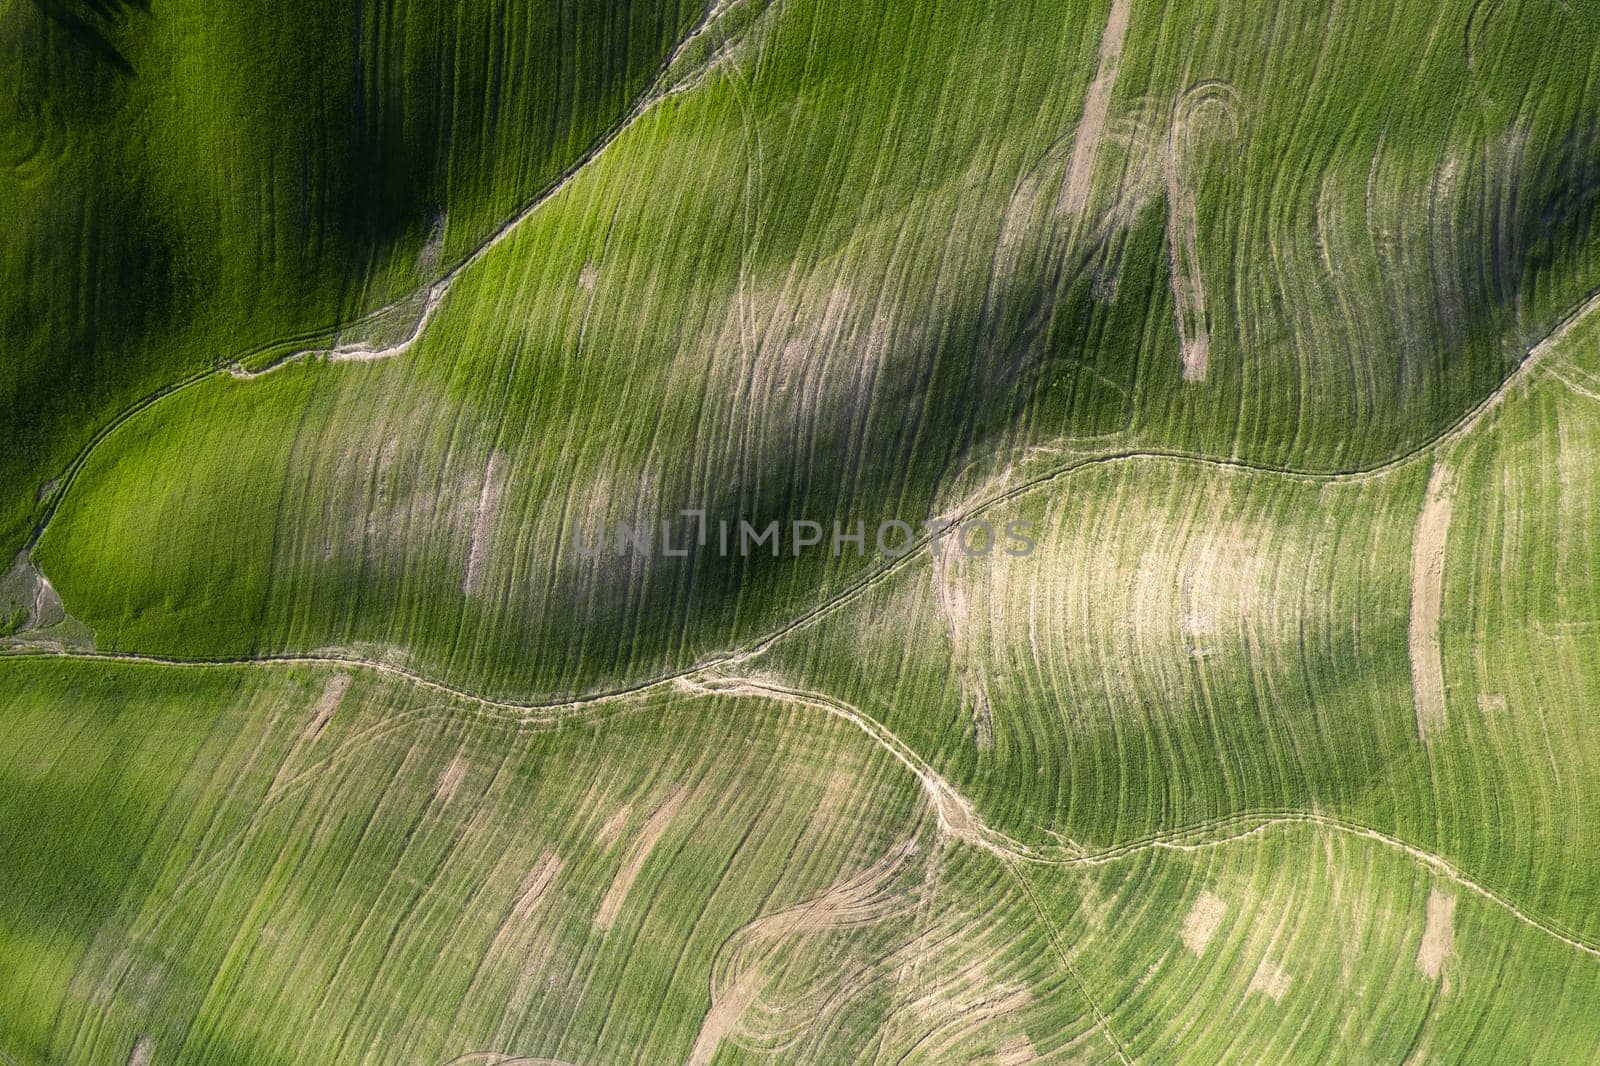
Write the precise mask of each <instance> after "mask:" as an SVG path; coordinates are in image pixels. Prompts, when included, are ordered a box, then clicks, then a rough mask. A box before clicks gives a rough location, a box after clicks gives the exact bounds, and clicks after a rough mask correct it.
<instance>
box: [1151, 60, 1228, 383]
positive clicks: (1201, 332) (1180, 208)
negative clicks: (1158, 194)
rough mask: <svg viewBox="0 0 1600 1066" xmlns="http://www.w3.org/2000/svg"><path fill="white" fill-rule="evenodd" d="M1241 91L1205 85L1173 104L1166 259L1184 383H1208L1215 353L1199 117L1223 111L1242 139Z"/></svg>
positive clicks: (1212, 83)
mask: <svg viewBox="0 0 1600 1066" xmlns="http://www.w3.org/2000/svg"><path fill="white" fill-rule="evenodd" d="M1237 105H1238V93H1237V92H1235V91H1234V88H1233V86H1231V85H1228V84H1226V83H1224V82H1220V81H1206V82H1201V83H1199V84H1197V85H1195V86H1193V87H1191V88H1190V89H1189V90H1188V91H1187V92H1185V93H1184V94H1183V95H1182V96H1180V97H1179V98H1178V100H1177V102H1176V103H1175V104H1174V105H1173V112H1172V126H1171V128H1170V129H1169V131H1168V135H1167V154H1166V179H1167V256H1168V267H1169V270H1170V272H1171V277H1172V299H1173V311H1174V314H1175V315H1176V316H1177V320H1178V347H1179V352H1180V354H1181V356H1182V358H1183V380H1185V381H1204V380H1205V377H1206V366H1207V364H1208V362H1209V360H1210V355H1211V327H1210V325H1209V324H1208V322H1207V320H1206V287H1205V278H1204V276H1203V275H1202V274H1201V271H1200V241H1199V210H1198V208H1197V207H1196V204H1195V181H1194V174H1193V170H1194V166H1193V163H1194V157H1195V144H1194V135H1195V131H1196V127H1197V126H1198V125H1199V123H1198V121H1197V120H1198V116H1199V113H1200V111H1201V110H1202V109H1204V108H1207V107H1218V108H1221V109H1222V111H1223V114H1225V115H1226V116H1227V118H1228V122H1229V124H1230V125H1231V127H1232V129H1233V134H1234V136H1238V132H1239V121H1238V117H1237Z"/></svg>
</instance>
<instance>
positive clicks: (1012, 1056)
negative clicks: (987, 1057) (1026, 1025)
mask: <svg viewBox="0 0 1600 1066" xmlns="http://www.w3.org/2000/svg"><path fill="white" fill-rule="evenodd" d="M1038 1058H1039V1052H1038V1051H1036V1050H1035V1049H1034V1046H1033V1041H1032V1040H1029V1039H1028V1038H1027V1036H1025V1035H1021V1036H1016V1037H1013V1038H1012V1039H1010V1040H1008V1041H1006V1042H1005V1043H1004V1044H1001V1045H1000V1047H999V1049H998V1050H997V1051H996V1052H995V1054H994V1061H995V1066H1027V1064H1028V1063H1030V1062H1034V1061H1036V1060H1037V1059H1038Z"/></svg>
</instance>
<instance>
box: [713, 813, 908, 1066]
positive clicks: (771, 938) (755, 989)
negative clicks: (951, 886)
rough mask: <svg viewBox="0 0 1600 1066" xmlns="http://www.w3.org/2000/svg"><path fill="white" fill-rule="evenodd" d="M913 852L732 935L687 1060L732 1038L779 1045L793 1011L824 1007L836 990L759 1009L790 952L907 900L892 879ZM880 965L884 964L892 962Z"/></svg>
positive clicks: (895, 853)
mask: <svg viewBox="0 0 1600 1066" xmlns="http://www.w3.org/2000/svg"><path fill="white" fill-rule="evenodd" d="M917 850H918V849H917V846H916V842H915V840H911V841H907V842H906V843H904V844H901V845H899V846H898V847H894V848H891V849H890V850H889V851H887V852H886V853H885V854H883V855H882V856H880V857H879V858H878V860H877V861H875V862H874V863H873V864H872V865H871V866H868V867H867V868H866V869H864V870H862V871H860V872H859V873H857V874H855V875H853V876H851V877H848V878H846V879H844V880H842V881H839V882H836V883H835V884H833V885H830V886H829V887H828V888H827V889H825V890H824V891H823V892H822V893H820V894H819V895H817V896H814V897H812V898H811V899H808V900H805V901H803V902H801V903H798V904H795V905H794V906H791V907H786V908H784V909H783V910H780V911H774V912H772V913H770V914H763V915H760V916H758V917H757V918H755V919H753V920H752V921H750V922H749V923H748V924H746V925H745V926H744V927H743V928H741V929H740V930H739V931H738V932H737V933H735V934H734V935H733V936H732V937H730V938H729V940H728V942H727V944H726V945H725V946H724V947H723V949H722V951H721V952H720V953H719V958H718V959H717V963H716V966H715V968H714V969H713V972H712V993H711V1006H710V1008H709V1009H708V1010H707V1012H706V1014H705V1017H704V1018H703V1019H702V1020H701V1023H700V1030H699V1033H698V1034H697V1036H696V1038H695V1043H694V1049H693V1051H692V1052H691V1054H690V1058H689V1061H690V1062H691V1063H697V1064H702V1066H703V1064H704V1063H707V1062H710V1061H711V1059H712V1057H713V1056H714V1055H715V1054H716V1051H717V1048H718V1047H719V1046H720V1045H721V1043H722V1042H723V1041H724V1040H725V1039H728V1038H729V1037H734V1036H743V1037H745V1038H747V1039H754V1040H757V1041H758V1042H760V1043H763V1044H766V1045H773V1046H776V1045H781V1044H782V1043H784V1042H785V1040H786V1034H787V1033H788V1030H789V1029H790V1027H792V1026H793V1025H794V1024H796V1020H795V1017H794V1016H795V1015H796V1014H798V1013H808V1012H810V1011H814V1010H821V1009H823V1006H824V1002H823V1001H826V1000H828V999H836V998H838V992H839V990H838V989H834V990H832V991H831V992H829V991H825V990H821V989H819V988H817V987H815V986H811V987H808V993H809V994H811V995H817V994H819V993H820V997H819V998H818V999H817V1001H816V1002H807V1003H805V1004H800V1003H795V1004H787V1005H785V1006H782V1007H777V1008H774V1009H771V1010H765V1011H763V1010H761V1009H759V1008H760V1007H761V995H762V992H763V991H764V990H765V989H766V988H767V987H768V985H769V984H771V983H773V981H774V980H775V978H777V977H778V976H779V975H781V973H782V972H783V970H784V969H785V966H786V964H792V963H793V962H795V957H794V956H793V949H795V948H796V947H797V945H800V944H803V943H804V942H805V941H806V940H807V938H810V937H813V936H816V935H818V934H823V933H827V932H829V931H832V930H838V929H860V928H863V927H865V926H868V925H873V924H876V923H878V922H881V921H883V920H884V919H886V918H888V917H890V916H891V915H892V914H894V913H896V912H897V911H898V910H899V909H900V908H901V907H902V906H910V905H911V903H910V901H908V898H907V897H905V896H903V895H902V894H901V893H898V892H896V891H895V889H894V882H895V879H896V878H897V877H898V876H899V875H900V874H901V873H902V872H903V871H904V870H905V868H906V866H907V864H908V863H909V862H910V860H911V859H912V858H913V857H914V856H915V855H916V854H917ZM879 962H880V964H881V965H883V966H888V965H890V963H891V962H892V959H881V960H879ZM858 976H859V975H858ZM841 978H844V975H843V974H841V973H840V972H838V971H837V970H831V971H830V972H829V973H828V974H827V979H828V980H829V981H837V980H840V979H841ZM844 979H845V980H846V981H848V979H847V978H844Z"/></svg>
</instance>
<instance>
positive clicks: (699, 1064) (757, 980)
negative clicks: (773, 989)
mask: <svg viewBox="0 0 1600 1066" xmlns="http://www.w3.org/2000/svg"><path fill="white" fill-rule="evenodd" d="M766 981H767V977H766V974H765V973H764V972H763V971H762V970H761V969H759V968H753V969H750V970H747V971H745V972H744V973H742V974H740V975H739V978H738V980H736V981H734V983H733V987H732V988H730V989H728V991H727V992H725V993H723V994H722V995H721V996H718V997H717V998H716V999H714V1000H713V1001H712V1003H711V1009H710V1010H708V1011H706V1016H705V1017H704V1018H703V1019H702V1020H701V1022H700V1032H699V1033H698V1034H696V1036H695V1038H694V1048H693V1049H692V1050H691V1051H690V1052H689V1066H705V1064H706V1063H708V1062H710V1061H711V1059H712V1057H713V1056H714V1055H716V1053H717V1048H718V1047H720V1046H721V1045H722V1041H723V1040H724V1039H725V1038H726V1037H728V1036H729V1035H730V1034H732V1033H733V1032H734V1031H735V1030H736V1028H737V1026H738V1024H739V1019H740V1018H742V1017H744V1013H745V1011H747V1010H749V1009H750V1005H751V1004H752V1003H754V1002H755V1001H756V997H757V996H758V995H759V994H760V992H761V987H762V985H764V984H766Z"/></svg>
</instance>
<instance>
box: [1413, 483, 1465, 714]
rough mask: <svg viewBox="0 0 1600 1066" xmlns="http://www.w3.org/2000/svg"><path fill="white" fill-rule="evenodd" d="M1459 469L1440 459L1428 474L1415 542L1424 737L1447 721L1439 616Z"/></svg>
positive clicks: (1418, 698)
mask: <svg viewBox="0 0 1600 1066" xmlns="http://www.w3.org/2000/svg"><path fill="white" fill-rule="evenodd" d="M1455 479H1456V475H1455V468H1454V467H1453V466H1451V465H1450V464H1448V463H1446V462H1445V461H1444V459H1443V458H1442V457H1441V458H1440V459H1438V460H1436V461H1435V462H1434V466H1433V473H1432V474H1431V475H1430V476H1429V478H1428V494H1427V496H1426V497H1425V498H1424V499H1423V502H1422V511H1421V513H1420V514H1418V516H1417V532H1416V537H1415V539H1414V540H1413V541H1412V544H1411V623H1410V626H1409V630H1408V640H1407V646H1408V647H1409V649H1410V653H1411V692H1412V700H1413V703H1414V704H1415V706H1416V712H1417V735H1418V736H1419V737H1421V738H1422V740H1424V741H1426V740H1427V739H1428V735H1429V734H1430V733H1431V732H1433V730H1435V729H1437V728H1439V727H1440V726H1443V725H1444V722H1445V699H1444V657H1443V654H1442V653H1441V651H1440V647H1439V614H1440V609H1441V608H1442V606H1443V602H1444V553H1445V544H1446V540H1447V539H1448V537H1449V533H1450V512H1451V508H1452V505H1453V502H1454V498H1455Z"/></svg>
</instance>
